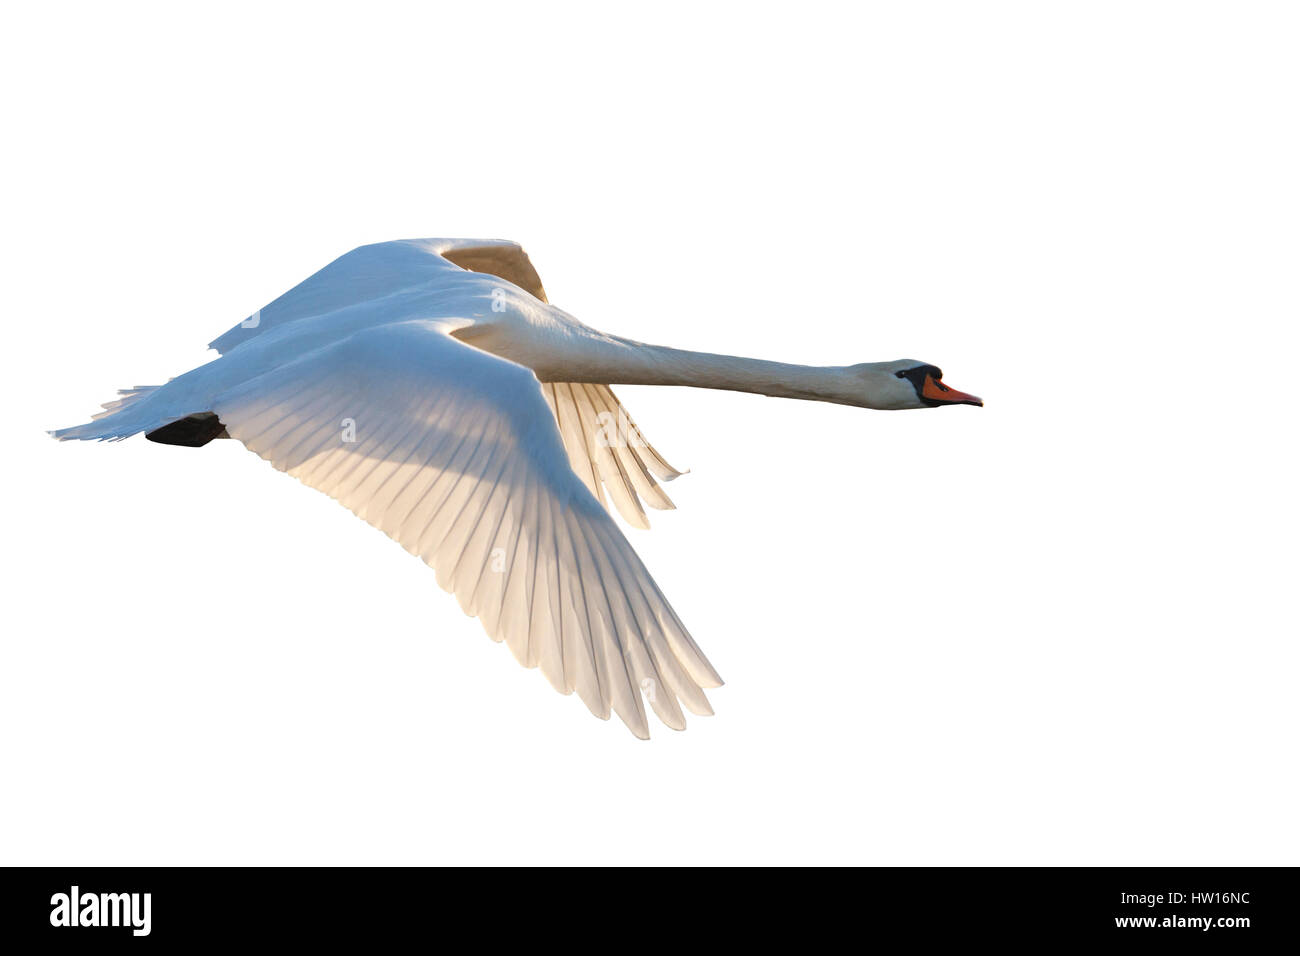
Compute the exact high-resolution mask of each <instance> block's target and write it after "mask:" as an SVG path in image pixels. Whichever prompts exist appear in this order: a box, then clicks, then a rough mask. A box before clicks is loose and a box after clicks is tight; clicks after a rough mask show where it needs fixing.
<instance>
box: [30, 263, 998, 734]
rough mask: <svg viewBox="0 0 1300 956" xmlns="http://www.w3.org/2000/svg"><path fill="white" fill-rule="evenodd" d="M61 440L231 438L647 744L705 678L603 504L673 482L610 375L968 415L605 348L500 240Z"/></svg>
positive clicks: (621, 343)
mask: <svg viewBox="0 0 1300 956" xmlns="http://www.w3.org/2000/svg"><path fill="white" fill-rule="evenodd" d="M211 345H212V347H213V348H214V349H216V350H217V351H218V352H220V353H221V357H220V358H218V359H216V360H214V361H212V362H209V363H208V364H206V365H202V366H200V367H199V368H196V369H193V370H192V371H189V372H186V373H185V374H183V375H180V376H178V377H177V378H174V379H172V380H171V381H170V382H168V383H167V384H165V385H161V386H156V387H142V388H135V389H130V390H125V391H123V392H122V393H121V394H120V397H119V398H118V399H117V400H115V401H113V402H110V403H108V404H107V405H105V406H104V409H105V410H104V412H103V413H101V414H100V415H97V416H96V417H95V419H94V420H92V421H91V422H89V423H88V424H85V425H79V426H76V427H73V428H65V429H62V430H59V431H55V432H52V433H51V434H53V435H54V436H55V437H56V438H59V439H74V438H75V439H100V440H109V439H122V438H126V437H128V436H130V435H134V434H137V433H139V432H144V433H145V435H146V437H148V438H151V439H153V440H155V441H161V442H165V443H169V444H180V445H202V444H206V442H208V441H210V440H212V439H214V438H225V437H231V438H236V439H238V440H240V441H242V442H243V443H244V444H245V446H247V447H248V448H249V449H250V450H252V451H254V452H256V453H257V454H258V455H260V456H262V457H263V458H265V459H266V460H267V461H269V462H271V464H273V465H274V466H275V467H276V468H278V469H280V470H281V471H287V472H288V473H289V474H291V475H293V476H294V477H296V478H298V479H299V480H301V481H302V482H303V483H304V484H307V485H310V486H311V487H313V488H317V489H319V490H321V491H323V492H325V493H326V494H327V495H329V496H330V497H332V498H334V499H336V500H337V501H339V502H341V503H342V504H343V505H345V506H346V507H348V508H349V509H350V510H351V511H352V512H353V513H355V514H356V515H358V516H359V517H361V518H363V519H364V520H366V521H367V522H369V523H370V524H372V525H374V526H375V527H377V528H379V529H380V530H382V531H383V532H384V533H385V534H387V535H388V536H389V537H391V538H393V539H394V540H395V541H397V542H398V543H399V544H401V545H402V547H404V548H406V549H407V550H408V551H410V552H411V553H412V554H416V555H418V556H420V557H421V558H422V559H424V561H426V562H427V563H428V564H429V565H430V566H432V567H433V569H434V571H435V572H436V574H437V579H438V583H439V584H440V585H441V586H442V587H443V588H445V589H446V590H449V591H451V592H452V593H454V594H455V595H456V598H457V600H458V601H459V602H460V605H461V607H462V608H463V609H464V610H465V612H466V613H467V614H471V615H475V616H477V617H478V618H479V619H480V620H481V621H482V622H483V626H484V628H485V629H486V630H487V632H488V634H489V636H491V637H492V639H493V640H496V641H504V642H505V643H506V644H507V645H508V646H509V647H510V650H511V652H512V653H513V654H514V655H515V658H516V659H517V660H518V661H519V662H520V663H521V664H524V665H525V666H527V667H539V668H540V669H541V671H542V673H543V674H545V675H546V678H547V679H548V680H549V681H550V682H551V684H552V686H554V687H555V688H556V689H557V690H559V691H560V692H561V693H564V694H569V693H573V692H575V691H576V692H577V694H578V696H579V697H581V698H582V701H583V702H584V703H585V704H586V705H587V707H588V708H589V709H590V710H591V712H592V713H594V714H596V715H597V716H598V717H601V718H608V717H609V714H610V711H611V710H612V711H613V712H614V713H616V714H618V716H619V717H620V718H621V719H622V720H623V722H624V723H625V724H626V725H627V726H628V728H629V729H631V731H632V732H633V733H634V734H636V735H637V736H638V737H642V738H645V737H648V736H649V725H648V721H647V719H646V711H645V704H646V703H647V702H648V703H649V705H650V707H651V708H652V709H653V710H654V712H655V713H656V714H657V715H658V717H659V719H660V720H662V721H663V722H664V723H665V724H667V725H668V726H669V727H672V728H674V729H677V730H681V729H683V728H684V727H685V726H686V723H685V719H684V717H683V715H682V707H685V708H686V709H687V710H689V711H691V712H692V713H694V714H710V713H712V710H711V708H710V706H709V702H708V700H707V698H706V697H705V695H704V689H705V688H709V687H717V686H720V685H721V683H722V680H721V678H719V677H718V674H717V672H716V671H715V670H714V669H713V667H712V666H711V665H710V664H709V662H708V660H707V659H706V658H705V657H704V655H703V654H702V653H701V651H700V649H699V647H698V646H696V644H695V642H694V640H692V638H691V636H690V634H689V633H688V632H687V630H686V628H685V627H684V626H683V625H682V623H681V621H680V620H679V619H678V618H677V615H676V614H675V613H674V612H673V609H672V607H671V606H670V605H669V604H668V602H667V600H666V599H665V598H664V596H663V594H662V593H661V592H660V590H659V588H658V586H657V585H656V584H655V582H654V580H653V578H651V577H650V574H649V573H648V572H647V571H646V569H645V566H644V565H643V564H642V563H641V561H640V559H639V558H638V557H637V555H636V553H635V551H633V549H632V547H631V545H630V544H629V542H628V541H627V539H626V538H625V537H624V535H623V534H622V532H621V531H620V530H619V529H618V527H617V526H616V524H615V523H614V521H613V520H612V518H611V517H610V515H609V514H608V513H607V512H606V510H605V507H604V505H605V497H606V495H608V497H609V499H610V501H612V503H613V506H614V508H615V509H616V510H617V511H618V512H619V514H620V515H621V516H622V517H623V518H624V519H625V520H626V521H627V522H628V523H629V524H632V525H634V526H637V527H648V524H647V521H646V517H645V511H644V508H643V505H649V506H651V507H653V508H660V509H663V508H671V507H673V505H672V502H671V501H670V500H669V499H668V496H667V495H666V494H665V493H664V491H663V488H662V487H661V486H660V484H659V482H660V481H669V480H672V479H673V478H676V477H677V476H678V475H679V474H680V473H679V472H678V471H677V470H676V469H674V468H673V467H672V466H671V465H669V464H668V463H667V461H665V460H664V458H663V457H662V456H661V455H660V454H659V453H658V452H657V451H655V449H654V448H653V447H651V446H650V445H649V444H648V443H647V442H646V441H645V439H644V437H643V436H642V435H641V433H640V431H639V429H637V427H636V425H635V424H634V423H633V422H632V420H631V418H630V417H629V416H628V415H627V412H626V410H625V409H624V408H623V406H622V405H621V404H620V402H619V400H618V399H617V398H616V397H615V395H614V392H613V391H612V390H611V388H610V385H616V384H650V385H655V384H660V385H693V386H698V387H703V388H724V389H733V390H738V391H749V392H758V393H762V394H766V395H779V396H784V397H790V398H804V399H812V400H816V401H829V402H838V403H841V404H850V405H859V406H862V407H867V408H881V409H901V408H925V407H934V406H938V405H949V404H976V405H978V404H981V402H980V400H979V399H977V398H975V397H974V396H971V395H967V394H965V393H963V392H958V391H956V390H954V389H951V388H950V387H948V386H947V385H945V384H943V382H942V373H941V372H940V371H939V370H938V369H937V368H935V367H934V366H931V365H926V364H925V363H922V362H916V361H912V360H907V359H904V360H900V361H895V362H877V363H867V364H861V365H850V366H836V367H826V368H810V367H806V366H798V365H787V364H784V363H780V362H766V361H761V360H756V359H743V358H737V357H734V356H725V355H713V354H709V353H700V352H688V351H681V350H677V349H669V348H664V347H661V346H652V345H645V344H643V343H640V342H634V341H631V340H629V339H624V338H619V337H617V336H611V335H606V334H603V333H601V332H598V331H596V330H595V329H592V328H590V327H588V326H586V325H583V324H582V323H581V322H579V321H577V320H576V319H575V318H573V317H572V316H570V315H569V314H567V313H566V312H563V311H561V310H560V309H557V308H555V307H554V306H552V305H550V304H549V303H548V302H547V301H546V294H545V292H544V290H543V288H542V284H541V281H540V279H539V278H538V276H537V272H536V271H535V270H534V268H533V266H532V264H531V263H530V262H529V260H528V257H527V255H526V254H525V253H524V251H523V250H522V249H521V248H520V247H519V246H518V245H516V244H514V243H511V242H502V241H495V240H464V239H417V240H403V241H398V242H385V243H379V244H376V245H370V246H362V247H361V248H359V249H355V250H353V251H352V252H350V253H348V254H347V255H345V256H343V257H341V258H339V259H337V260H335V261H334V262H332V263H330V264H329V265H328V266H326V267H325V268H324V269H322V270H321V271H320V272H317V273H316V274H315V275H313V276H311V277H310V278H308V279H307V280H305V281H304V282H302V283H300V284H299V285H297V286H295V287H294V288H293V289H291V290H290V291H289V292H286V293H285V294H284V295H282V296H281V297H280V298H278V299H276V300H275V301H274V302H272V303H271V304H270V305H268V306H266V307H265V308H263V309H261V310H260V311H259V312H256V313H254V314H253V315H252V316H249V317H248V318H247V319H245V320H244V321H243V322H241V323H239V324H238V325H236V326H235V327H234V328H232V329H230V330H229V331H228V332H226V333H225V334H224V335H222V336H220V337H219V338H217V339H216V340H215V341H213V342H212V343H211Z"/></svg>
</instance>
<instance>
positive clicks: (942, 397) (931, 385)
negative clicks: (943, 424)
mask: <svg viewBox="0 0 1300 956" xmlns="http://www.w3.org/2000/svg"><path fill="white" fill-rule="evenodd" d="M921 394H922V395H924V396H925V397H926V398H928V399H930V401H932V402H938V403H940V404H941V405H979V406H980V407H981V408H982V407H983V406H984V400H983V399H981V398H976V397H975V396H974V395H967V394H966V393H965V392H959V391H957V389H955V388H949V387H948V386H947V385H945V384H943V382H941V381H939V380H938V379H937V378H935V377H934V376H933V375H927V376H926V377H925V384H924V385H923V386H921Z"/></svg>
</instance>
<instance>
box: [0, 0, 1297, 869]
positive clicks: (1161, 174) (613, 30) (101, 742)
mask: <svg viewBox="0 0 1300 956" xmlns="http://www.w3.org/2000/svg"><path fill="white" fill-rule="evenodd" d="M6 19H7V24H6V27H5V30H4V31H3V39H2V40H0V44H3V49H2V50H0V73H3V76H2V77H0V78H2V79H3V87H4V90H5V93H4V96H5V110H4V120H3V122H4V130H5V141H6V143H5V148H4V155H3V159H0V162H3V163H4V167H5V168H4V176H3V183H4V189H5V201H4V207H5V209H4V219H5V226H4V235H3V243H4V248H3V256H4V263H5V268H4V299H3V301H4V311H5V316H4V330H5V347H4V350H3V353H4V366H5V374H4V380H3V383H2V387H3V390H4V394H3V402H4V405H3V407H4V409H5V415H4V419H3V429H4V446H3V449H4V452H3V453H4V456H5V468H4V469H3V475H4V477H3V481H4V489H3V494H4V500H5V502H6V503H7V505H8V516H7V519H6V521H5V533H4V549H3V553H4V556H5V561H6V565H7V566H6V569H5V573H4V585H5V591H6V597H5V602H4V610H5V625H4V637H3V645H2V650H0V760H2V761H3V763H2V772H3V787H2V790H0V862H4V863H39V864H142V863H156V864H174V863H185V864H206V863H363V862H364V863H453V862H454V863H548V862H549V863H628V864H634V863H639V864H659V863H780V862H805V863H831V862H835V863H882V864H883V863H895V864H898V863H903V864H938V863H1052V864H1066V863H1075V864H1137V863H1143V864H1193V863H1197V864H1227V863H1234V864H1280V863H1290V864H1295V863H1297V862H1300V859H1298V857H1297V850H1298V849H1300V829H1298V824H1297V815H1296V812H1295V808H1296V806H1297V803H1298V802H1300V793H1298V792H1297V791H1298V790H1300V787H1298V786H1297V784H1298V777H1297V770H1296V729H1297V717H1300V713H1298V710H1300V708H1298V706H1297V664H1298V663H1300V659H1298V655H1297V650H1296V638H1297V627H1296V596H1295V595H1296V591H1295V572H1296V560H1295V548H1294V536H1295V532H1296V523H1297V522H1296V518H1297V515H1296V507H1295V431H1296V430H1295V424H1294V419H1295V411H1294V408H1295V392H1296V384H1295V381H1294V379H1293V378H1292V377H1291V376H1292V375H1294V373H1295V369H1294V368H1293V367H1292V366H1294V365H1295V362H1294V353H1295V348H1296V344H1297V337H1296V319H1297V305H1298V302H1297V299H1298V298H1300V295H1298V290H1297V276H1296V262H1297V253H1298V252H1300V226H1298V225H1297V223H1298V222H1300V215H1298V214H1300V201H1298V200H1300V195H1298V193H1300V190H1298V188H1297V183H1298V182H1300V176H1298V175H1297V171H1298V170H1300V148H1298V147H1300V143H1298V141H1297V125H1296V109H1297V102H1296V100H1297V85H1298V82H1300V70H1298V69H1297V60H1296V55H1295V52H1296V48H1297V41H1298V37H1297V29H1296V26H1297V24H1296V22H1295V20H1294V18H1293V16H1292V15H1291V13H1290V10H1289V8H1288V7H1287V6H1286V5H1282V4H1278V5H1270V4H1263V3H1261V4H1250V5H1239V4H1229V3H1223V4H1202V3H1169V4H1156V3H1115V4H1104V3H1102V4H1099V3H1087V4H1084V3H1078V4H1061V3H1054V4H1040V3H1016V4H1009V3H997V4H979V5H975V4H933V3H923V4H901V3H899V4H875V5H862V4H858V5H852V6H850V5H848V4H845V5H843V6H838V5H822V4H815V3H809V2H800V3H786V4H780V5H775V4H774V5H757V4H741V5H736V6H734V7H731V6H727V7H724V6H720V5H719V6H712V5H705V4H699V3H691V4H683V5H674V4H664V3H660V4H654V5H640V6H639V7H637V8H636V10H635V12H633V11H632V10H630V9H629V10H627V11H619V10H616V9H615V7H614V6H613V5H603V4H602V5H591V6H585V5H568V4H554V3H547V4H527V5H518V6H517V5H513V4H511V5H507V4H491V5H479V4H471V3H457V4H454V5H449V4H441V3H420V4H413V5H410V6H392V5H387V4H377V3H368V4H364V5H350V6H347V7H328V6H322V5H321V4H310V5H302V6H286V5H278V4H264V3H258V4H253V5H240V4H223V5H221V6H219V7H213V8H212V9H211V10H210V11H208V12H203V13H200V12H198V11H197V10H181V9H177V8H175V7H173V6H172V5H163V4H159V5H140V4H133V5H127V6H125V7H121V6H118V5H113V6H111V7H109V6H100V5H85V6H71V7H68V6H64V7H60V8H58V9H51V8H43V9H39V10H38V9H37V8H33V7H29V8H26V9H24V10H21V11H19V10H16V9H15V10H13V11H10V12H9V13H8V14H7V17H6ZM416 236H473V237H503V238H510V239H515V240H518V241H520V242H522V243H523V244H524V245H525V247H526V248H527V249H528V251H529V252H530V253H531V255H532V258H533V261H534V263H535V264H536V265H537V267H538V269H539V271H540V272H541V275H542V278H543V281H544V282H545V284H546V288H547V290H548V292H549V293H550V296H551V299H552V301H553V302H555V303H556V304H557V305H559V306H561V307H562V308H565V309H567V310H568V311H570V312H572V313H574V314H575V315H577V316H578V317H579V318H581V319H582V320H584V321H585V322H587V323H589V324H591V325H594V326H596V327H598V328H602V329H605V330H607V331H610V332H615V333H619V334H623V335H628V336H631V337H634V338H638V339H641V340H646V341H651V342H657V343H661V344H668V345H674V346H678V347H683V348H698V349H707V350H713V351H725V352H733V353H738V354H742V355H754V356H759V357H767V358H775V359H782V360H785V361H796V362H809V363H816V364H846V363H853V362H860V361H873V360H884V359H893V358H899V357H904V356H905V357H910V358H917V359H923V360H926V361H930V362H933V363H935V364H938V365H940V366H942V368H943V369H944V371H945V373H946V376H947V380H948V382H949V383H951V384H953V385H955V386H956V387H958V388H961V389H965V390H969V391H972V392H975V393H977V394H980V395H982V396H984V397H985V399H986V400H987V403H988V404H987V407H986V408H983V409H975V408H969V407H959V408H954V409H942V410H937V411H925V412H902V413H878V412H871V411H864V410H861V409H853V408H846V407H837V406H829V405H817V404H811V403H803V402H789V401H780V400H776V399H766V398H760V397H756V396H750V395H735V394H728V393H713V392H696V391H689V390H678V389H648V388H625V389H622V390H620V393H621V395H622V397H623V398H624V399H625V401H626V402H627V404H628V406H629V408H630V409H631V412H632V415H633V416H634V417H635V418H636V419H637V420H638V422H639V423H640V424H641V425H642V426H643V428H644V430H645V431H646V433H647V434H648V436H649V437H650V439H651V441H652V442H654V443H655V444H656V445H657V446H658V447H659V448H660V449H661V450H662V451H663V452H664V454H665V455H666V456H667V457H668V459H669V460H670V461H672V462H673V463H674V464H677V465H678V466H679V467H689V468H691V469H692V473H691V474H690V475H688V476H686V477H684V478H682V479H680V480H679V481H677V482H675V483H674V484H673V485H671V486H670V488H669V491H670V493H671V494H672V495H673V497H674V498H675V499H676V501H677V504H678V508H679V510H678V511H676V512H672V513H668V514H657V513H654V514H652V515H651V517H652V521H653V523H654V526H655V527H654V530H652V531H651V532H638V531H630V532H629V534H630V535H631V537H632V540H633V542H634V544H635V546H636V547H637V548H638V550H639V551H640V553H641V555H642V556H643V558H644V559H645V561H646V563H647V565H648V566H649V567H650V569H651V570H652V572H654V573H655V575H656V577H657V579H658V581H659V583H660V584H661V586H662V587H663V589H664V591H665V592H666V593H667V594H668V595H669V596H670V597H671V598H672V600H673V602H674V604H675V605H676V607H677V609H678V611H679V612H680V614H681V615H682V617H683V619H684V620H685V621H686V622H687V624H688V625H689V626H690V627H691V629H692V631H693V632H694V634H695V635H696V637H697V639H698V640H699V642H700V643H701V645H702V646H703V647H704V649H705V650H706V652H707V653H708V654H709V656H710V658H711V659H712V660H713V662H714V663H715V664H716V666H717V667H718V669H719V671H720V672H721V673H722V674H723V676H724V677H725V678H726V679H727V681H728V684H727V686H726V687H724V688H721V689H719V690H717V691H714V692H712V694H711V697H712V700H713V702H714V706H715V709H716V710H717V716H715V717H713V718H708V719H694V720H692V722H691V724H690V727H689V729H688V730H687V731H686V732H685V733H681V734H677V733H673V732H671V731H668V730H666V729H664V728H662V727H661V726H659V725H657V724H656V725H655V726H654V728H653V732H654V735H655V736H654V739H653V740H652V741H651V742H649V743H641V742H638V741H637V740H635V739H634V738H633V737H632V736H631V735H630V734H628V733H627V731H626V730H625V729H623V728H622V727H621V726H620V725H619V724H618V723H617V721H613V722H610V723H602V722H600V721H597V720H595V719H593V718H592V717H591V716H590V715H589V714H588V713H587V712H586V709H585V708H584V707H583V706H582V705H581V704H580V703H579V702H578V701H577V700H576V699H575V698H564V697H561V696H559V695H557V694H555V693H554V692H553V691H552V690H551V689H550V688H549V686H548V685H547V683H546V682H545V680H543V679H542V677H541V676H540V675H539V674H537V673H535V672H530V671H526V670H524V669H523V668H521V667H519V666H518V665H517V664H516V663H515V662H514V661H513V659H512V658H511V656H510V654H509V653H508V652H507V651H506V649H505V648H503V647H500V646H497V645H495V644H493V643H492V642H490V641H489V640H487V639H486V638H485V637H484V636H483V634H482V632H481V629H480V628H479V625H478V623H477V622H476V621H473V620H471V619H468V618H465V617H463V616H462V614H461V613H460V611H459V610H458V608H457V607H456V605H455V602H454V601H453V600H452V599H451V598H450V597H449V596H447V595H445V594H444V593H443V592H442V591H441V590H439V589H438V588H437V586H436V584H435V582H434V579H433V574H432V572H431V571H429V569H427V568H426V567H424V566H423V565H422V564H420V563H419V562H418V561H415V560H413V559H412V558H411V557H409V556H408V555H407V554H406V553H405V552H403V551H402V550H401V549H400V548H399V547H397V546H396V545H394V544H393V543H391V542H390V541H388V540H387V539H386V538H384V537H383V536H382V535H380V534H379V533H377V532H376V531H374V530H373V529H371V528H369V527H367V526H366V525H364V524H363V523H362V522H360V521H358V520H357V519H356V518H354V517H353V516H352V515H350V514H348V513H347V512H346V511H345V510H344V509H342V508H339V507H338V506H337V505H336V504H334V503H333V502H331V501H329V500H328V499H327V498H325V497H324V496H322V495H319V494H315V493H313V492H311V491H309V490H308V489H306V488H304V487H303V486H301V485H299V484H298V483H297V482H295V481H293V480H291V479H289V478H287V477H285V476H283V475H280V474H277V473H276V472H274V471H273V470H272V469H271V468H269V467H268V466H267V465H266V464H265V463H263V462H261V461H259V460H258V459H257V458H256V457H255V456H253V455H251V454H249V453H247V452H246V451H245V450H244V449H243V448H242V447H241V446H240V445H238V444H237V443H235V442H217V443H214V444H212V445H209V446H208V447H206V448H203V449H201V450H191V449H183V448H171V447H164V446H159V445H155V444H152V443H148V442H145V441H144V440H143V439H140V438H136V439H132V440H131V441H128V442H124V443H120V444H107V445H101V444H75V443H67V444H56V443H55V442H53V441H50V440H49V439H48V438H47V437H46V436H45V435H44V430H45V429H48V428H54V427H61V426H66V425H72V424H76V423H79V422H81V421H84V420H86V418H87V417H88V414H89V413H90V412H91V411H93V410H94V409H95V407H96V405H97V403H99V402H101V401H105V400H107V399H109V398H111V397H113V393H114V390H115V389H116V388H118V387H125V386H130V385H135V384H151V383H160V382H162V381H164V380H165V379H166V378H167V377H168V376H171V375H175V374H178V373H179V372H181V371H184V370H186V369H188V368H190V367H192V366H194V365H196V364H199V363H200V362H202V361H205V360H206V359H207V358H210V357H211V355H210V353H205V351H204V348H203V345H204V343H205V342H207V341H209V340H211V339H212V338H214V337H215V336H217V335H218V334H220V333H221V332H223V331H225V330H226V329H227V328H229V327H230V326H231V325H233V324H234V323H235V322H238V321H239V320H240V319H242V318H243V317H244V316H246V315H247V314H249V313H250V312H251V311H253V310H254V309H256V308H258V307H260V306H262V305H264V304H265V303H267V302H268V301H270V300H271V299H272V298H274V297H275V296H277V295H278V294H280V293H281V292H283V291H285V290H286V289H287V288H289V287H290V286H292V285H294V284H295V283H297V282H298V281H300V280H301V279H302V278H304V277H306V276H307V275H308V274H309V273H311V272H313V271H315V270H316V269H318V268H320V267H321V266H323V265H324V264H326V263H327V262H328V261H329V260H331V259H332V258H334V257H336V256H338V255H340V254H342V253H343V252H346V251H347V250H349V249H351V248H353V247H355V246H357V245H360V244H363V243H368V242H375V241H381V240H386V239H395V238H407V237H416Z"/></svg>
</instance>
